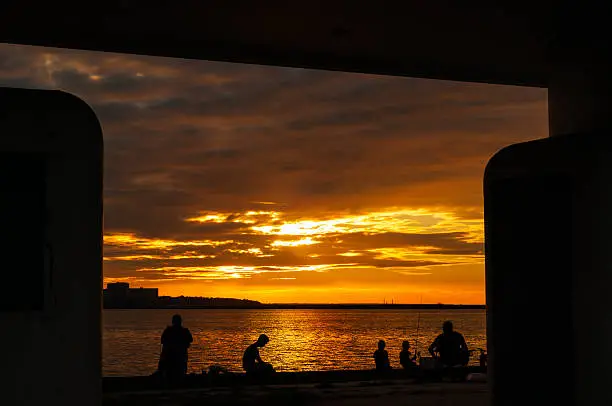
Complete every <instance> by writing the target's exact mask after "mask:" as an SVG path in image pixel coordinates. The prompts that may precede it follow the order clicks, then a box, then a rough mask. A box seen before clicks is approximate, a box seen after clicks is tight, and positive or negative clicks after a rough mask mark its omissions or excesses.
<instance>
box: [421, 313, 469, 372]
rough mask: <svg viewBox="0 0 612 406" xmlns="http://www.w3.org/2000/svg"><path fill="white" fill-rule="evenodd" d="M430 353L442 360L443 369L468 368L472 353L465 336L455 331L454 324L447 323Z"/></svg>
mask: <svg viewBox="0 0 612 406" xmlns="http://www.w3.org/2000/svg"><path fill="white" fill-rule="evenodd" d="M429 353H430V354H431V355H432V356H433V357H436V358H438V359H439V360H440V362H441V363H442V366H443V367H459V366H466V365H467V364H468V362H469V360H470V352H469V350H468V346H467V344H466V342H465V338H463V334H461V333H459V332H457V331H454V330H453V323H452V322H451V321H445V322H444V324H443V325H442V334H440V335H439V336H438V337H436V339H435V340H434V342H433V343H431V345H430V346H429Z"/></svg>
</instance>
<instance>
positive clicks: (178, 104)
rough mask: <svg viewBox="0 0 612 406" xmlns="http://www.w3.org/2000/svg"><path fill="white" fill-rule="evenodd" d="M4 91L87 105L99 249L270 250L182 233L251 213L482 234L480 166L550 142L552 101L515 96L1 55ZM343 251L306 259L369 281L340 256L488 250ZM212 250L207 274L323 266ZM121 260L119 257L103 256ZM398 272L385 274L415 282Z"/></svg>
mask: <svg viewBox="0 0 612 406" xmlns="http://www.w3.org/2000/svg"><path fill="white" fill-rule="evenodd" d="M0 84H2V85H6V86H15V87H35V88H54V89H55V88H57V89H63V90H66V91H69V92H72V93H74V94H76V95H78V96H80V97H82V98H83V99H84V100H85V101H87V102H88V103H89V104H90V105H92V107H93V108H94V110H95V111H96V113H97V114H98V116H99V118H100V120H101V123H102V126H103V130H104V136H105V225H106V231H107V233H113V232H132V233H136V234H137V235H140V236H143V237H147V238H162V239H174V240H179V241H184V240H197V239H221V240H224V239H233V240H235V241H237V242H238V243H237V245H239V246H243V248H244V246H249V247H265V246H266V244H270V243H271V242H272V241H273V237H271V236H261V235H254V234H253V233H250V232H249V231H248V227H246V225H245V224H241V223H231V222H229V223H221V224H200V225H198V224H194V223H188V222H186V221H185V218H187V217H190V216H195V215H197V214H198V213H200V212H202V211H219V212H223V213H240V212H244V211H247V210H260V209H261V205H258V204H256V203H253V202H258V201H272V202H277V203H279V205H277V206H275V207H276V209H277V210H280V211H282V212H283V213H284V216H285V218H286V219H291V218H294V219H299V218H316V217H317V216H327V217H329V216H332V217H333V216H334V214H337V213H346V212H347V211H350V212H353V213H367V212H372V211H377V210H383V209H384V208H386V207H408V208H432V210H433V209H440V210H446V211H452V212H454V213H456V215H457V216H458V217H462V218H465V219H479V218H481V215H482V213H481V211H482V192H481V182H480V179H481V177H482V173H483V170H484V166H485V164H486V162H487V160H488V158H489V157H490V156H491V155H493V154H494V153H495V152H496V151H497V150H498V149H500V148H501V147H502V146H504V145H507V144H510V143H514V142H518V141H523V140H527V139H533V138H539V137H544V136H546V134H547V122H546V93H545V91H544V90H541V89H525V88H517V87H509V86H487V85H480V84H462V83H454V82H442V81H432V80H422V79H410V78H394V77H385V76H375V75H361V74H351V73H346V74H344V73H337V72H325V71H314V70H304V69H286V68H275V67H264V66H251V65H243V64H230V63H217V62H205V61H190V60H178V59H168V58H149V57H142V56H128V55H118V54H106V53H91V52H79V51H68V50H57V49H44V48H36V47H23V46H9V45H3V46H0ZM343 238H344V242H343V243H342V245H341V246H338V247H337V248H333V249H332V248H329V247H328V248H322V245H325V244H322V245H318V246H317V247H310V248H309V249H312V250H313V251H312V252H316V250H317V249H318V250H319V252H320V253H321V255H322V256H321V258H324V259H330V258H331V257H335V258H336V260H337V261H336V263H339V264H342V263H348V262H343V261H348V260H351V261H353V262H355V258H358V259H359V261H363V262H359V261H358V262H359V263H360V264H368V265H369V266H374V267H376V266H383V265H384V266H385V267H386V266H387V265H386V264H387V262H388V261H387V260H385V261H383V262H381V260H376V259H375V258H374V256H372V255H370V254H365V253H364V254H363V255H362V257H338V256H337V254H338V253H340V252H338V251H340V250H357V251H360V252H364V250H365V249H366V248H373V247H409V246H416V245H422V246H428V247H431V249H429V250H428V251H426V252H427V253H429V254H431V255H448V256H452V255H456V256H464V255H467V256H469V255H480V254H481V253H482V246H481V243H476V242H470V241H472V240H470V239H469V238H468V237H467V236H466V235H462V234H458V233H455V234H448V233H447V234H444V233H433V234H430V235H420V234H419V235H416V234H404V233H379V234H376V235H365V234H363V233H354V234H351V235H349V236H344V237H343ZM221 248H223V247H217V248H215V251H214V252H215V253H216V254H217V255H219V257H218V258H219V259H218V260H214V261H213V260H210V263H222V262H223V261H226V262H225V263H226V264H248V263H251V264H252V265H254V266H255V265H257V266H272V265H280V264H286V265H290V264H294V265H296V264H316V263H320V262H318V261H321V260H320V259H313V258H310V259H304V258H308V257H305V255H301V254H299V253H300V252H301V251H300V250H301V249H302V248H299V249H286V250H280V251H275V257H273V258H274V259H270V258H272V257H270V258H257V257H254V256H253V255H243V256H237V257H236V258H234V259H232V258H233V257H232V258H230V257H228V256H226V255H225V254H223V251H222V250H221ZM226 248H227V247H226ZM315 248H316V249H315ZM183 249H185V247H180V248H176V247H175V248H172V251H173V252H180V250H183ZM220 250H221V251H220ZM326 250H328V251H329V252H326ZM196 251H197V252H200V253H204V252H209V248H203V247H199V248H198V250H196ZM147 252H149V251H147ZM134 253H135V251H134ZM115 254H117V255H118V254H119V252H118V251H117V247H110V246H109V247H107V255H111V256H112V255H115ZM338 258H341V259H338ZM181 261H182V262H181V263H182V264H183V263H186V262H188V261H187V260H181ZM206 261H208V260H206ZM275 261H276V262H275ZM376 261H378V262H376ZM169 262H171V261H169ZM400 262H401V261H400V260H396V261H395V265H392V266H398V267H400V266H406V267H409V266H411V265H410V262H404V263H403V264H400ZM132 263H134V264H135V263H136V262H130V263H129V264H132ZM189 263H190V264H191V263H200V264H205V263H207V262H197V261H196V262H189ZM129 264H128V261H125V263H124V262H122V263H121V264H120V265H117V266H115V265H110V264H109V265H107V266H106V269H107V273H109V274H111V275H112V276H113V277H120V275H123V276H126V275H129V272H133V268H130V269H132V270H131V271H130V270H126V269H127V268H125V266H127V265H129ZM141 265H142V264H141ZM146 265H147V266H151V267H154V265H155V261H153V260H149V262H147V263H146ZM158 265H159V264H158ZM130 266H131V265H130ZM158 276H159V275H157V276H156V277H158ZM164 277H166V276H164Z"/></svg>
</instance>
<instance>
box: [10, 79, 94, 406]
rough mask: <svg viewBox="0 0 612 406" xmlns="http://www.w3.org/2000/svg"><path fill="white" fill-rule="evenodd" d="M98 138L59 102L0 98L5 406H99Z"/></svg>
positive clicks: (28, 93)
mask: <svg viewBox="0 0 612 406" xmlns="http://www.w3.org/2000/svg"><path fill="white" fill-rule="evenodd" d="M102 153H103V150H102V131H101V128H100V124H99V123H98V120H97V118H96V116H95V114H94V113H93V111H92V110H91V109H90V108H89V107H88V106H87V105H86V104H85V103H84V102H82V101H81V100H79V99H77V98H76V97H74V96H71V95H68V94H66V93H62V92H55V91H41V90H25V89H6V88H0V162H1V163H0V168H1V169H2V172H1V173H0V186H2V187H1V188H0V198H1V202H0V208H2V210H0V220H1V221H0V223H1V225H2V229H1V231H0V233H1V234H0V241H1V242H2V244H0V253H1V254H2V261H3V263H2V266H1V269H0V272H1V273H2V294H1V296H2V297H1V298H0V325H1V326H2V327H1V330H0V354H1V355H0V405H2V406H4V405H7V406H8V405H11V406H35V405H36V406H37V405H88V406H89V405H91V406H96V405H101V404H102V400H101V397H102V395H101V392H102V363H101V360H102V356H101V349H102V318H101V314H102V300H101V293H102V173H103V172H102V161H103V160H102Z"/></svg>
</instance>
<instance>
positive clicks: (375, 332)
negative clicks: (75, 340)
mask: <svg viewBox="0 0 612 406" xmlns="http://www.w3.org/2000/svg"><path fill="white" fill-rule="evenodd" d="M175 312H176V311H174V310H105V311H104V337H103V372H104V375H105V376H131V375H150V374H151V373H152V372H154V371H155V369H156V368H157V361H158V357H159V351H160V343H159V340H160V336H161V333H162V331H163V329H164V328H165V327H166V325H168V324H169V323H170V319H171V317H172V315H173V314H174V313H175ZM179 313H180V314H181V315H182V316H183V324H184V325H185V327H187V328H189V329H190V330H191V333H192V335H193V338H194V342H193V344H192V346H191V348H190V351H189V370H190V372H198V373H199V372H201V371H202V369H207V368H208V367H209V366H210V365H213V364H218V365H221V366H224V367H226V368H228V369H229V370H230V371H240V370H241V360H242V353H243V351H244V349H245V348H246V347H247V346H248V345H249V344H251V343H252V342H254V341H255V340H256V339H257V337H258V336H259V334H260V333H265V334H267V335H268V336H269V337H270V343H269V344H268V345H267V346H266V347H264V348H263V349H262V350H261V357H262V359H263V360H264V361H268V362H271V363H272V364H273V365H274V367H275V368H276V369H277V371H315V370H334V369H370V368H373V367H374V360H373V358H372V354H373V353H374V350H376V345H377V342H378V340H380V339H383V340H385V341H386V342H387V350H388V351H389V358H390V359H391V365H392V366H393V367H399V352H400V350H401V343H402V340H405V339H407V340H409V341H410V343H411V345H412V347H413V348H412V349H413V350H414V347H415V345H416V339H417V322H418V320H419V318H420V323H418V324H419V325H420V328H419V337H418V338H419V340H418V349H419V350H421V353H422V354H423V355H425V353H426V352H427V346H428V345H429V343H430V342H431V341H432V340H433V339H434V338H435V337H436V335H437V334H439V333H440V330H441V326H442V322H443V321H445V320H452V321H453V322H454V324H455V329H456V330H458V331H460V332H461V333H463V334H464V336H465V339H466V341H467V343H468V345H469V347H470V348H471V349H476V348H478V347H480V348H485V346H486V320H485V318H486V316H485V314H486V312H485V310H422V311H420V312H419V311H418V310H180V311H179ZM419 314H420V317H419ZM472 363H477V355H476V354H475V355H474V356H473V357H472Z"/></svg>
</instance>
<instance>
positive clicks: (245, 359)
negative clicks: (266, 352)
mask: <svg viewBox="0 0 612 406" xmlns="http://www.w3.org/2000/svg"><path fill="white" fill-rule="evenodd" d="M268 342H270V339H269V338H268V336H267V335H265V334H262V335H260V336H259V338H258V339H257V341H255V342H254V343H253V344H251V345H249V346H248V347H247V349H246V350H245V351H244V355H243V356H242V368H244V370H245V371H246V373H247V374H248V375H255V376H262V375H267V374H270V373H272V372H274V368H273V367H272V365H271V364H269V363H267V362H263V361H262V360H261V357H260V356H259V349H260V348H261V347H264V346H265V345H266V344H268Z"/></svg>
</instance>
